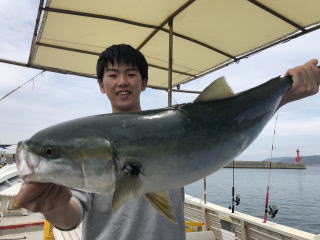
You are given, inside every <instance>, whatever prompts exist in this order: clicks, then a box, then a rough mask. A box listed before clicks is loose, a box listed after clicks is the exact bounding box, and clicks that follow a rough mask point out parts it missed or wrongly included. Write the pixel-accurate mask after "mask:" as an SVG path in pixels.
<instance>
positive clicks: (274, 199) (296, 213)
mask: <svg viewBox="0 0 320 240" xmlns="http://www.w3.org/2000/svg"><path fill="white" fill-rule="evenodd" d="M269 175H270V178H269ZM269 179H270V183H269V186H270V188H269V205H276V206H277V207H278V208H279V211H278V214H277V215H276V217H275V218H271V217H270V216H269V217H268V220H270V221H272V222H276V223H279V224H283V225H286V226H289V227H293V228H297V229H300V230H303V231H306V232H310V233H314V234H320V186H319V185H320V165H313V166H307V169H304V170H300V169H299V170H295V169H271V170H269V169H239V168H236V169H235V170H234V181H235V193H236V194H240V198H241V201H240V205H239V206H236V207H235V210H236V211H239V212H242V213H246V214H249V215H252V216H255V217H258V218H261V219H262V218H263V215H264V207H265V198H266V192H267V186H268V182H269ZM232 182H233V169H231V168H222V169H220V170H219V171H217V172H215V173H213V174H212V175H210V176H209V177H207V193H208V196H207V198H208V202H212V203H214V204H218V205H220V206H223V207H226V208H228V207H229V206H230V205H231V200H232V197H231V196H232V195H231V193H232ZM185 193H186V194H189V195H192V196H194V197H197V198H202V196H203V180H200V181H198V182H195V183H193V184H190V185H188V186H186V187H185ZM230 211H231V210H230Z"/></svg>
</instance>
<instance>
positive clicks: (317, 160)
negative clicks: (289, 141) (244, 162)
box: [263, 155, 320, 165]
mask: <svg viewBox="0 0 320 240" xmlns="http://www.w3.org/2000/svg"><path fill="white" fill-rule="evenodd" d="M295 160H296V158H295V157H279V158H273V159H272V162H295ZM265 161H267V162H269V161H270V159H265V160H263V162H265ZM301 162H302V163H304V164H306V165H312V164H320V155H314V156H301Z"/></svg>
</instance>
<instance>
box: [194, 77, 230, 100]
mask: <svg viewBox="0 0 320 240" xmlns="http://www.w3.org/2000/svg"><path fill="white" fill-rule="evenodd" d="M234 95H235V94H234V93H233V91H232V89H231V88H230V86H229V85H228V83H227V81H226V79H225V78H224V77H220V78H218V79H216V80H215V81H213V82H212V83H211V84H210V85H209V86H208V87H206V88H205V89H204V90H203V91H202V93H200V95H199V96H198V97H197V98H196V99H195V100H194V102H207V101H212V100H218V99H224V98H229V97H232V96H234Z"/></svg>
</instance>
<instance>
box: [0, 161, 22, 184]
mask: <svg viewBox="0 0 320 240" xmlns="http://www.w3.org/2000/svg"><path fill="white" fill-rule="evenodd" d="M16 176H18V169H17V166H16V164H15V163H13V164H9V165H6V166H4V167H2V168H0V183H3V182H5V181H7V180H9V179H10V178H13V177H16Z"/></svg>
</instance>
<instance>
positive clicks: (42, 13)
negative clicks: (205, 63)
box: [0, 0, 320, 105]
mask: <svg viewBox="0 0 320 240" xmlns="http://www.w3.org/2000/svg"><path fill="white" fill-rule="evenodd" d="M195 1H196V0H189V1H187V2H185V3H184V4H183V5H182V6H180V7H179V8H177V9H176V10H175V11H174V12H173V13H172V14H170V15H169V17H167V18H166V19H164V20H163V21H162V22H161V24H160V25H158V26H155V25H150V24H146V23H140V22H134V21H131V20H128V19H123V18H117V17H112V16H105V15H99V14H92V13H87V12H79V11H72V10H67V9H58V8H52V7H49V6H50V0H46V1H45V0H40V1H39V7H38V13H37V18H36V23H35V28H34V33H33V37H32V44H31V50H30V54H29V59H28V63H21V62H16V61H11V60H7V59H0V62H3V63H8V64H14V65H18V66H24V67H29V68H35V69H39V70H45V71H51V72H57V73H64V74H72V75H78V76H84V77H89V78H96V77H95V75H92V74H82V73H79V72H74V71H68V70H63V69H57V68H52V67H47V66H42V65H36V64H33V63H32V60H33V58H34V55H35V51H36V49H37V47H38V46H42V47H48V48H56V49H62V50H65V51H71V52H78V53H84V54H90V55H99V54H100V53H98V52H91V51H84V50H81V49H76V48H67V47H64V46H59V45H53V44H47V43H42V42H40V40H39V36H41V32H42V27H43V25H41V24H40V22H41V18H42V21H44V20H45V19H46V15H47V13H48V12H57V13H62V14H68V15H77V16H84V17H89V18H99V19H104V20H106V21H116V22H122V23H126V24H132V25H136V26H139V27H143V28H151V29H154V31H153V32H152V33H151V34H150V35H149V36H147V37H146V38H145V39H144V40H143V41H142V42H141V44H139V46H138V47H137V49H139V50H141V49H142V48H143V47H144V46H145V45H146V43H147V42H148V41H150V40H151V39H152V38H153V37H154V36H155V35H156V34H157V33H158V32H159V31H163V32H166V33H167V34H168V36H169V41H168V46H169V59H168V68H164V67H162V66H158V65H155V64H149V66H150V67H152V68H158V69H162V70H166V71H168V88H165V87H158V86H152V85H149V86H148V87H150V88H154V89H160V90H166V91H168V105H171V101H172V91H177V92H187V93H199V91H192V90H182V89H180V83H176V84H172V74H173V73H179V74H183V75H185V76H187V77H188V79H187V80H186V81H184V82H183V84H184V83H187V82H190V81H192V80H195V79H198V78H200V77H203V76H205V75H207V74H209V73H212V72H214V71H216V70H218V69H221V68H224V67H226V66H228V65H230V64H232V63H235V62H236V63H238V62H239V61H240V60H242V59H244V58H248V57H249V56H251V55H254V54H256V53H258V52H260V51H263V50H265V49H268V48H270V47H273V46H275V45H278V44H280V43H283V42H286V41H289V40H292V39H294V38H297V37H299V36H302V35H304V34H307V33H310V32H313V31H315V30H318V29H320V23H318V24H315V25H313V26H311V27H308V28H304V27H302V26H300V25H299V24H297V23H295V22H294V21H292V20H291V19H288V18H286V17H284V16H283V15H281V14H280V13H278V12H276V11H274V10H273V9H270V8H268V7H267V6H265V5H263V4H262V3H260V2H258V1H257V0H247V1H248V2H250V3H252V4H253V5H254V6H256V7H258V8H261V9H262V10H264V11H265V12H267V13H269V14H272V15H273V16H276V17H277V18H279V19H280V20H281V21H283V22H286V23H287V24H290V25H292V26H293V27H295V28H296V29H297V31H296V32H295V33H294V34H291V35H289V36H286V37H283V38H281V39H278V40H276V41H274V42H271V43H268V44H265V45H264V46H262V47H258V48H256V49H252V50H250V51H249V52H247V53H245V54H242V55H239V56H233V55H231V54H229V53H227V52H225V51H224V50H221V49H217V48H215V47H214V46H210V45H208V44H206V43H204V42H201V41H199V40H197V39H193V38H191V37H188V36H185V35H183V34H179V33H177V32H174V30H173V19H174V17H176V16H177V15H179V14H180V13H181V12H183V11H184V10H185V9H187V8H188V7H190V6H191V5H192V4H193V3H194V2H195ZM166 25H168V26H169V29H166V28H165V27H164V26H166ZM173 36H175V37H178V38H182V39H185V40H187V41H190V42H193V43H196V44H199V45H201V46H203V47H205V48H207V49H209V50H211V51H214V52H217V53H219V54H222V55H224V56H226V57H228V58H229V59H228V60H227V61H225V62H223V63H221V64H220V65H218V66H215V67H213V68H209V69H207V70H206V71H203V72H201V73H200V74H196V75H193V74H190V73H186V72H182V71H178V70H176V69H173V66H172V54H173V50H174V49H173V42H172V41H173ZM174 87H177V89H173V88H174Z"/></svg>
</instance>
